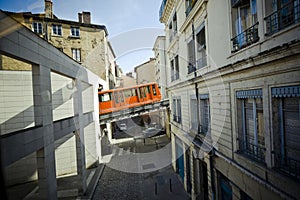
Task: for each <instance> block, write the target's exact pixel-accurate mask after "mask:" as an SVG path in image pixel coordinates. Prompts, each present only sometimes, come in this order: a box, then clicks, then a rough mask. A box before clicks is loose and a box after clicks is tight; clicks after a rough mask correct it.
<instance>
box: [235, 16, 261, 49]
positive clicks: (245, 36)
mask: <svg viewBox="0 0 300 200" xmlns="http://www.w3.org/2000/svg"><path fill="white" fill-rule="evenodd" d="M258 40H259V37H258V22H257V23H256V24H254V25H253V26H251V27H250V28H248V29H246V30H245V31H243V32H242V33H240V34H238V35H237V36H235V37H234V38H232V39H231V41H232V50H231V51H232V52H236V51H239V50H240V49H242V48H245V47H247V46H249V45H251V44H253V43H255V42H257V41H258Z"/></svg>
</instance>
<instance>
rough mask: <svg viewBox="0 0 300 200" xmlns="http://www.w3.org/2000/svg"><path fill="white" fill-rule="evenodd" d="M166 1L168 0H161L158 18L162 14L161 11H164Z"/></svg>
mask: <svg viewBox="0 0 300 200" xmlns="http://www.w3.org/2000/svg"><path fill="white" fill-rule="evenodd" d="M167 1H168V0H163V1H162V2H161V5H160V9H159V19H160V18H161V17H162V15H163V13H164V10H165V6H166V3H167Z"/></svg>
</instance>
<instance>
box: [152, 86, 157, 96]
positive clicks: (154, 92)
mask: <svg viewBox="0 0 300 200" xmlns="http://www.w3.org/2000/svg"><path fill="white" fill-rule="evenodd" d="M152 91H153V95H154V96H156V88H155V85H152Z"/></svg>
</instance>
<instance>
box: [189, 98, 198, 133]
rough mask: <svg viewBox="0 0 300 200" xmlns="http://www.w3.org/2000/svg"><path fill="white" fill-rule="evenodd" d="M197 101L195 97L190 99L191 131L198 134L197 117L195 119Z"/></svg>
mask: <svg viewBox="0 0 300 200" xmlns="http://www.w3.org/2000/svg"><path fill="white" fill-rule="evenodd" d="M197 109H198V107H197V99H196V97H191V111H190V114H191V129H192V130H193V131H195V132H198V117H197V112H196V111H197Z"/></svg>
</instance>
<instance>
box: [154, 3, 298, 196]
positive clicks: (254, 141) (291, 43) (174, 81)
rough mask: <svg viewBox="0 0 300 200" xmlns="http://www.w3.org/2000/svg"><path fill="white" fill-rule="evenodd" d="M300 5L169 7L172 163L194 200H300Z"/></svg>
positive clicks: (165, 17)
mask: <svg viewBox="0 0 300 200" xmlns="http://www.w3.org/2000/svg"><path fill="white" fill-rule="evenodd" d="M299 14H300V2H299V0H263V1H256V0H224V1H218V0H186V1H184V0H163V1H162V4H161V8H160V12H159V15H160V22H161V23H164V24H165V33H166V68H167V83H168V88H167V89H168V93H169V94H168V96H169V100H170V106H171V137H172V145H173V152H172V156H173V160H176V162H174V164H173V166H174V169H175V170H176V171H177V173H178V174H179V175H180V177H181V179H182V181H183V183H184V186H185V189H186V190H187V191H188V192H189V193H190V194H191V197H192V199H267V198H272V199H282V198H284V199H299V198H300V191H299V189H297V188H299V187H300V184H299V180H300V173H299V172H300V160H299V158H300V145H299V142H300V132H299V129H300V126H299V125H300V121H299V113H300V110H299V106H300V104H299V102H300V99H299V97H300V84H299V83H300V57H299V53H300V41H299V39H300V34H299V28H300V26H299V22H300V20H299V19H300V18H299Z"/></svg>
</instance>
